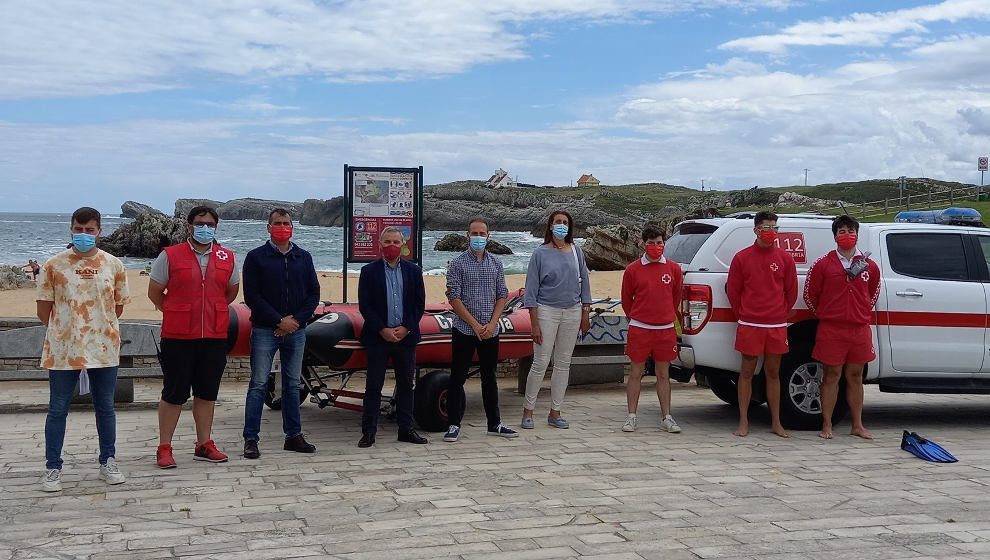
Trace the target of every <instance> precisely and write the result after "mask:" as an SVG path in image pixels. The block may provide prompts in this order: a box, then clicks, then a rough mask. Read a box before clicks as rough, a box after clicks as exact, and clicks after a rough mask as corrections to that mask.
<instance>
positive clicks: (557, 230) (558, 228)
mask: <svg viewBox="0 0 990 560" xmlns="http://www.w3.org/2000/svg"><path fill="white" fill-rule="evenodd" d="M567 231H568V227H567V224H554V226H553V236H554V237H556V238H557V239H563V238H565V237H567Z"/></svg>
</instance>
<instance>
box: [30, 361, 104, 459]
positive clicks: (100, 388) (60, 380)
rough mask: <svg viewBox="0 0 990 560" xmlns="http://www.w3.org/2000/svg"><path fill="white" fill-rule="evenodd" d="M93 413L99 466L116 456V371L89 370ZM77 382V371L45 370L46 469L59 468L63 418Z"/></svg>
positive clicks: (67, 413) (63, 438) (63, 435)
mask: <svg viewBox="0 0 990 560" xmlns="http://www.w3.org/2000/svg"><path fill="white" fill-rule="evenodd" d="M87 371H88V372H89V386H90V389H91V390H92V391H93V410H95V411H96V433H97V434H98V435H99V440H100V464H101V465H103V464H105V463H106V462H107V459H109V458H110V457H113V456H115V454H116V452H117V450H116V449H115V448H114V445H115V443H116V441H117V415H116V414H115V413H114V410H113V394H114V391H116V389H117V367H116V366H114V367H106V368H93V369H88V370H87ZM78 381H79V370H78V369H72V370H55V369H50V370H48V394H49V397H48V417H47V418H45V468H48V469H61V468H62V444H63V443H64V442H65V418H66V417H67V416H68V415H69V404H70V403H71V402H72V394H73V393H74V392H75V390H76V383H77V382H78Z"/></svg>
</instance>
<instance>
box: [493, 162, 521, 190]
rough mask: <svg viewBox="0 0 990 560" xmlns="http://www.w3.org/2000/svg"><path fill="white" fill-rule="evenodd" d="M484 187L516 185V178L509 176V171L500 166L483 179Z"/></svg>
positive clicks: (494, 187)
mask: <svg viewBox="0 0 990 560" xmlns="http://www.w3.org/2000/svg"><path fill="white" fill-rule="evenodd" d="M485 186H486V187H491V188H493V189H501V188H507V187H516V186H518V185H516V180H515V179H513V178H512V177H509V173H508V172H507V171H506V170H504V169H502V168H501V167H500V168H498V169H496V170H495V174H494V175H492V176H491V177H489V178H488V180H487V181H485Z"/></svg>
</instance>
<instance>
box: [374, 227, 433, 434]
mask: <svg viewBox="0 0 990 560" xmlns="http://www.w3.org/2000/svg"><path fill="white" fill-rule="evenodd" d="M405 241H406V240H405V237H404V236H403V235H402V231H401V230H400V229H399V228H397V227H387V228H385V229H383V230H382V232H381V235H380V236H379V238H378V243H379V245H380V246H381V251H382V258H381V259H380V260H376V261H373V262H370V263H368V264H366V265H364V266H363V267H361V278H360V279H359V280H358V306H359V308H360V310H361V316H362V317H364V326H363V327H361V343H362V344H363V345H364V347H365V351H366V352H367V354H368V373H367V380H366V381H365V388H364V412H363V414H362V415H361V434H362V435H361V441H359V442H358V447H371V446H372V445H374V444H375V434H376V433H377V432H378V411H379V409H380V408H381V401H382V386H383V385H384V384H385V368H386V366H387V365H388V360H389V359H390V358H391V360H392V367H393V369H394V370H395V400H396V405H397V408H398V421H399V441H404V442H407V443H427V441H426V438H424V437H422V436H420V435H419V434H417V433H416V430H414V429H413V370H414V369H415V366H416V344H417V343H418V342H419V340H420V334H419V320H420V319H421V318H422V317H423V312H424V311H425V309H426V289H425V287H424V285H423V270H422V269H421V268H419V267H418V266H416V264H415V263H413V262H410V261H408V260H406V259H403V258H401V255H402V247H403V245H404V244H405Z"/></svg>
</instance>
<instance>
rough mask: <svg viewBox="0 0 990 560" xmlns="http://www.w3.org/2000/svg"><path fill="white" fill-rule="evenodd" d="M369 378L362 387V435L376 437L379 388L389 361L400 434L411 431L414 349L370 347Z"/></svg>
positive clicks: (388, 345) (389, 344)
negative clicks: (391, 369) (390, 362)
mask: <svg viewBox="0 0 990 560" xmlns="http://www.w3.org/2000/svg"><path fill="white" fill-rule="evenodd" d="M365 351H366V352H367V353H368V373H367V375H368V377H367V379H366V380H365V384H364V411H363V412H362V413H361V431H362V432H363V433H365V434H371V435H375V433H377V432H378V410H379V408H381V405H382V386H383V385H384V384H385V367H386V366H387V365H388V359H389V358H392V368H393V369H394V370H395V404H396V408H398V420H399V432H406V431H409V430H411V429H412V427H413V370H414V369H415V364H416V347H415V346H405V345H402V344H397V343H395V342H385V343H383V344H382V345H380V346H379V345H375V346H369V347H367V348H366V349H365Z"/></svg>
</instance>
